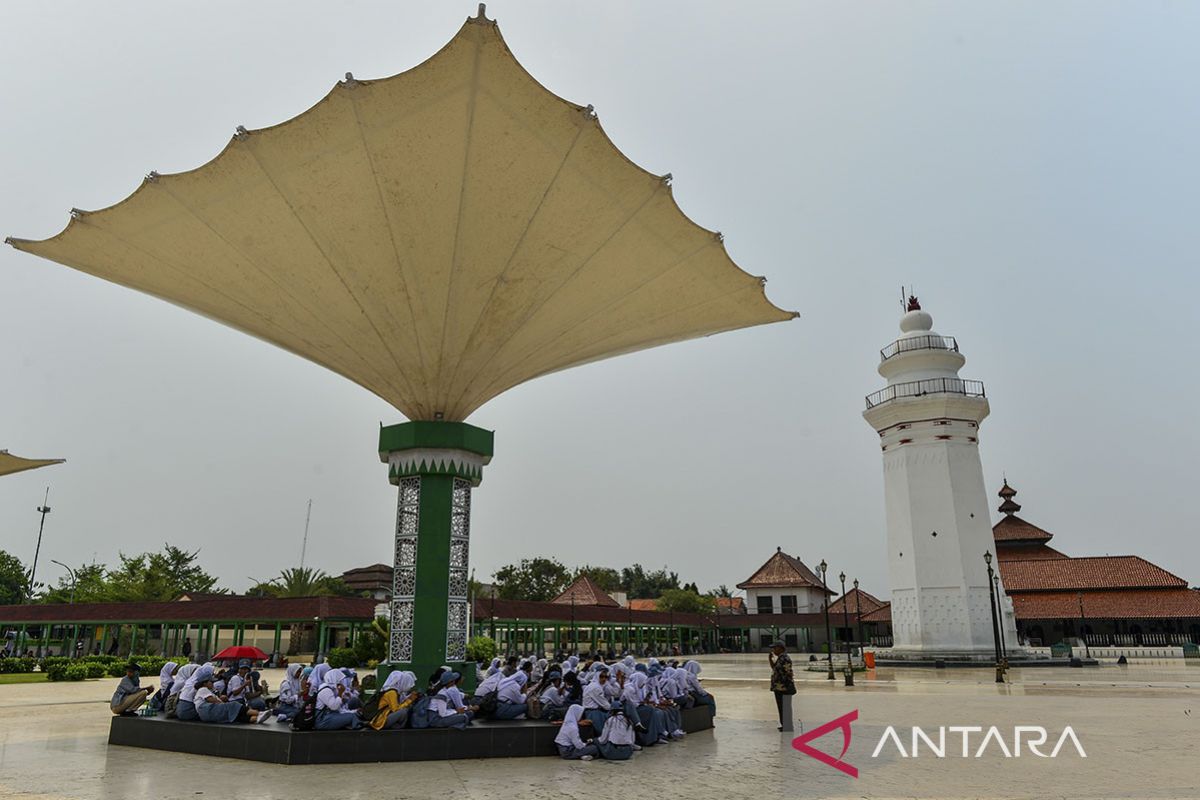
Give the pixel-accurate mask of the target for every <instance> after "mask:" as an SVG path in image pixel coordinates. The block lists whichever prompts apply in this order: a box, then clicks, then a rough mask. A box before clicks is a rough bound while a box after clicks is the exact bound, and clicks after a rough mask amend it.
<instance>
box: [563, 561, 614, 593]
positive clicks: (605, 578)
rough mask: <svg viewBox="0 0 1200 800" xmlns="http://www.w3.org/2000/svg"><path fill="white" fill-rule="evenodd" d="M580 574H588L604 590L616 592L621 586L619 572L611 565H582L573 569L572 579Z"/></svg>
mask: <svg viewBox="0 0 1200 800" xmlns="http://www.w3.org/2000/svg"><path fill="white" fill-rule="evenodd" d="M580 575H586V576H588V577H589V578H591V579H592V581H593V582H594V583H595V584H596V585H597V586H599V587H600V588H601V589H603V590H604V591H606V592H616V591H620V590H621V588H622V584H621V573H620V572H617V571H616V570H615V569H613V568H612V567H593V566H590V565H584V566H582V567H579V568H578V569H576V570H575V576H574V578H572V580H574V579H575V578H578V577H579V576H580Z"/></svg>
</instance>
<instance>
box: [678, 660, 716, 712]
mask: <svg viewBox="0 0 1200 800" xmlns="http://www.w3.org/2000/svg"><path fill="white" fill-rule="evenodd" d="M683 672H684V680H685V681H686V682H687V688H688V694H690V695H691V696H692V699H693V700H695V701H696V703H697V704H698V705H706V706H708V707H709V708H711V709H712V715H713V716H714V717H715V716H716V715H717V699H716V698H715V697H713V696H712V695H711V694H710V693H709V692H707V691H705V689H704V687H703V686H701V685H700V663H699V662H698V661H688V662H687V663H686V664H684V665H683Z"/></svg>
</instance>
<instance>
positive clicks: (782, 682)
mask: <svg viewBox="0 0 1200 800" xmlns="http://www.w3.org/2000/svg"><path fill="white" fill-rule="evenodd" d="M768 659H769V660H770V663H771V691H772V692H774V693H775V707H776V708H777V709H779V730H781V731H782V730H783V729H784V725H785V724H786V725H787V728H788V730H791V728H792V721H791V720H790V719H789V720H786V721H785V720H784V713H783V697H784V695H788V696H791V695H794V694H795V693H796V681H795V679H794V678H793V677H792V659H791V658H790V657H789V656H788V654H787V647H785V646H784V644H783V642H781V641H779V640H778V639H776V640H775V641H774V642H772V643H771V654H770V655H769V656H768ZM788 707H789V708H790V707H791V703H788Z"/></svg>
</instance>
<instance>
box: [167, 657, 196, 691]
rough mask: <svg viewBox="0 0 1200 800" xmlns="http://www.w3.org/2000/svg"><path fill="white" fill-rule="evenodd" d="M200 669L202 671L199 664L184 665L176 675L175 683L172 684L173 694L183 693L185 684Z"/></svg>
mask: <svg viewBox="0 0 1200 800" xmlns="http://www.w3.org/2000/svg"><path fill="white" fill-rule="evenodd" d="M198 669H200V665H199V664H184V665H183V666H182V667H180V668H179V672H178V674H176V675H175V682H174V683H172V684H171V694H179V693H180V692H182V691H183V687H184V684H186V683H187V682H188V679H189V678H191V677H192V673H193V672H195V671H196V670H198Z"/></svg>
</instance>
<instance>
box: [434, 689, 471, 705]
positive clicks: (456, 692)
mask: <svg viewBox="0 0 1200 800" xmlns="http://www.w3.org/2000/svg"><path fill="white" fill-rule="evenodd" d="M438 694H444V695H446V702H448V703H450V704H452V705H453V706H454V708H464V707H465V706H466V705H467V700H466V698H464V697H463V693H462V690H461V689H459V688H458V687H457V686H447V687H446V688H445V689H442V691H441V692H438Z"/></svg>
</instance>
